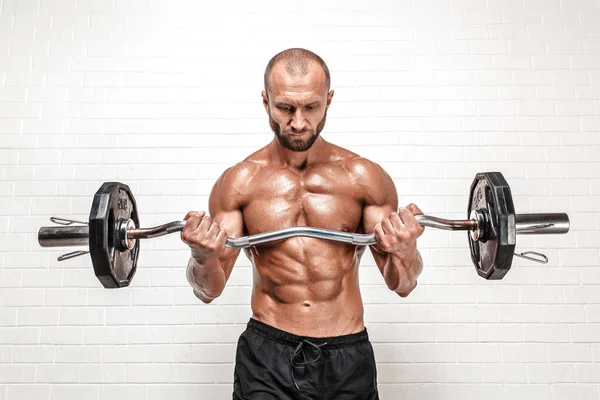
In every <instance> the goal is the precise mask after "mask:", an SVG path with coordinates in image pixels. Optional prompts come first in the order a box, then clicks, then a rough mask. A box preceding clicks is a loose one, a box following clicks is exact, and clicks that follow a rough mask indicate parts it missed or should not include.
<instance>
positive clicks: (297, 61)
mask: <svg viewBox="0 0 600 400" xmlns="http://www.w3.org/2000/svg"><path fill="white" fill-rule="evenodd" d="M279 63H282V66H283V67H284V68H285V72H286V73H288V74H289V75H290V76H293V77H297V76H303V75H306V74H308V72H309V70H310V67H311V66H315V65H316V66H318V67H320V68H322V69H323V73H324V74H325V87H326V88H327V91H329V87H330V85H331V76H330V75H329V68H327V64H325V61H323V59H322V58H321V57H319V56H318V55H317V54H315V53H313V52H312V51H310V50H306V49H301V48H293V49H287V50H284V51H282V52H280V53H278V54H276V55H275V56H274V57H273V58H271V60H270V61H269V64H267V68H266V69H265V76H264V81H265V92H266V93H267V94H268V93H269V90H270V89H271V73H272V71H273V68H274V67H275V66H276V65H278V64H279Z"/></svg>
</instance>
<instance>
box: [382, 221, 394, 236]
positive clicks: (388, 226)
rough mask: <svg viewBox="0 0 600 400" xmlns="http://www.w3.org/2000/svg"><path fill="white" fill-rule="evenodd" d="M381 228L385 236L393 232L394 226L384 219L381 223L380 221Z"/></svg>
mask: <svg viewBox="0 0 600 400" xmlns="http://www.w3.org/2000/svg"><path fill="white" fill-rule="evenodd" d="M381 227H382V228H383V232H384V233H385V234H386V235H388V234H390V233H392V232H394V226H393V225H392V222H391V221H390V219H389V218H386V219H384V220H383V221H381Z"/></svg>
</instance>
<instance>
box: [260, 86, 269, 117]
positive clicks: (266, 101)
mask: <svg viewBox="0 0 600 400" xmlns="http://www.w3.org/2000/svg"><path fill="white" fill-rule="evenodd" d="M261 95H262V99H263V106H264V107H265V111H266V112H267V114H268V113H269V96H267V92H265V91H264V90H263V91H262V93H261Z"/></svg>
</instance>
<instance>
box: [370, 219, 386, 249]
mask: <svg viewBox="0 0 600 400" xmlns="http://www.w3.org/2000/svg"><path fill="white" fill-rule="evenodd" d="M373 233H374V234H375V239H376V240H377V243H379V244H381V243H382V242H383V241H384V240H385V232H384V231H383V228H382V227H381V223H379V224H377V225H375V229H373Z"/></svg>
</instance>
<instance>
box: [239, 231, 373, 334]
mask: <svg viewBox="0 0 600 400" xmlns="http://www.w3.org/2000/svg"><path fill="white" fill-rule="evenodd" d="M357 249H359V251H357ZM362 250H363V251H364V248H362ZM249 253H251V254H249V256H250V259H251V260H252V263H253V265H254V285H253V290H252V313H253V316H252V317H253V318H254V319H256V320H258V321H261V322H263V323H265V324H268V325H271V326H274V327H276V328H278V329H281V330H284V331H286V332H289V333H293V334H295V335H299V336H312V337H330V336H340V335H346V334H351V333H356V332H360V331H362V330H363V329H364V321H363V304H362V299H361V295H360V289H359V281H358V264H359V262H360V255H361V254H362V251H360V248H357V247H356V246H353V245H349V244H345V243H334V242H327V241H322V240H318V239H312V238H292V239H286V240H285V241H281V242H279V243H273V244H271V245H268V246H264V245H261V246H258V247H254V248H251V249H250V251H249Z"/></svg>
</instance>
